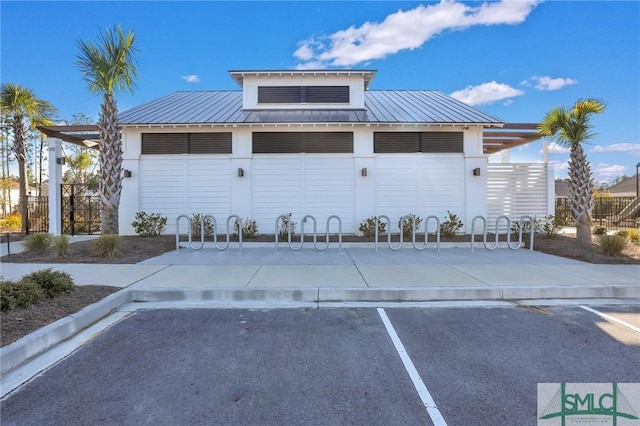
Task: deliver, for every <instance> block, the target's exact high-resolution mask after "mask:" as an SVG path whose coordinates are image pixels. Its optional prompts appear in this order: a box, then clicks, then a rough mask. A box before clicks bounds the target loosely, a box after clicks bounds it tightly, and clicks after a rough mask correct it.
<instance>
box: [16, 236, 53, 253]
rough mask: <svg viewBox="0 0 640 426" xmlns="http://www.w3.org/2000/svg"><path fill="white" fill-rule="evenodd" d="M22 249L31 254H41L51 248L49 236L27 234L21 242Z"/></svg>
mask: <svg viewBox="0 0 640 426" xmlns="http://www.w3.org/2000/svg"><path fill="white" fill-rule="evenodd" d="M23 244H24V247H25V249H26V250H27V251H29V252H32V253H42V252H45V251H47V250H49V247H50V246H51V235H50V234H29V235H27V236H26V237H25V239H24V240H23Z"/></svg>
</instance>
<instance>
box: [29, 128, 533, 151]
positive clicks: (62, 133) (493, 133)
mask: <svg viewBox="0 0 640 426" xmlns="http://www.w3.org/2000/svg"><path fill="white" fill-rule="evenodd" d="M38 129H39V130H40V131H41V132H42V133H44V134H45V135H47V136H49V137H52V138H58V139H61V140H63V141H65V142H69V143H73V144H76V145H80V146H84V147H86V148H93V149H98V147H99V146H98V145H99V141H100V135H99V134H98V126H97V125H95V124H81V125H71V126H39V127H38ZM540 138H541V136H540V134H539V133H538V130H537V124H535V123H506V124H505V125H504V126H503V127H500V128H498V127H492V128H490V129H485V130H484V132H483V134H482V144H483V148H484V149H483V151H484V153H485V154H495V153H496V152H500V151H502V150H503V149H509V148H514V147H516V146H520V145H526V144H528V143H530V142H533V141H536V140H538V139H540Z"/></svg>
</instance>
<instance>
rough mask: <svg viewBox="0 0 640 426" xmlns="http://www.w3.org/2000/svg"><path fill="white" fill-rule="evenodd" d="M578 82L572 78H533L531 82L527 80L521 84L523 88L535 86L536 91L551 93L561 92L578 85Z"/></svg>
mask: <svg viewBox="0 0 640 426" xmlns="http://www.w3.org/2000/svg"><path fill="white" fill-rule="evenodd" d="M577 82H578V81H577V80H574V79H572V78H562V77H558V78H552V77H548V76H542V77H540V76H533V77H531V78H530V79H529V80H525V81H523V82H522V83H520V85H521V86H531V85H533V86H534V87H535V88H536V90H541V91H551V90H559V89H562V88H563V87H565V86H570V85H572V84H576V83H577Z"/></svg>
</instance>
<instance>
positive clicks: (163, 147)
mask: <svg viewBox="0 0 640 426" xmlns="http://www.w3.org/2000/svg"><path fill="white" fill-rule="evenodd" d="M185 137H186V135H185V134H184V133H143V134H142V153H143V154H182V153H183V152H185V150H184V148H185V140H186V138H185Z"/></svg>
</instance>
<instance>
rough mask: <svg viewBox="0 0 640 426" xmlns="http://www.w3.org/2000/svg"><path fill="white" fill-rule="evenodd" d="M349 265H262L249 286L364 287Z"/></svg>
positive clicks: (356, 271) (352, 267) (356, 273)
mask: <svg viewBox="0 0 640 426" xmlns="http://www.w3.org/2000/svg"><path fill="white" fill-rule="evenodd" d="M366 286H367V285H366V283H365V282H364V280H363V279H362V277H361V276H360V274H359V273H358V269H357V268H356V267H355V266H353V265H351V266H347V265H287V266H280V265H263V266H262V268H260V270H259V271H258V272H257V273H256V275H255V277H253V278H252V279H251V282H250V283H249V287H251V288H255V287H271V288H274V287H297V288H313V287H366Z"/></svg>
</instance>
